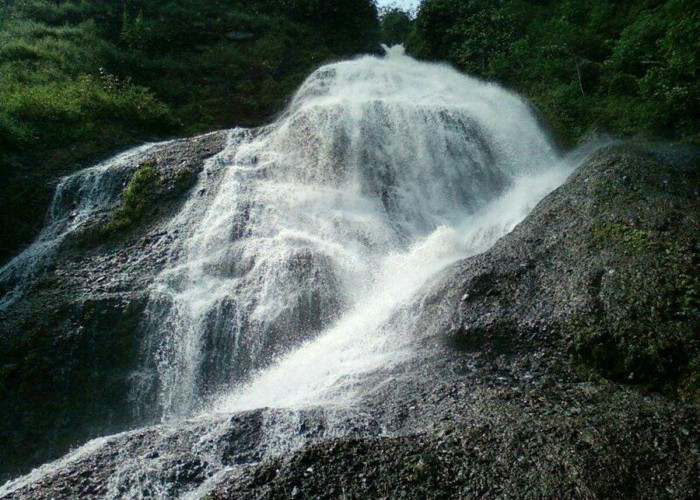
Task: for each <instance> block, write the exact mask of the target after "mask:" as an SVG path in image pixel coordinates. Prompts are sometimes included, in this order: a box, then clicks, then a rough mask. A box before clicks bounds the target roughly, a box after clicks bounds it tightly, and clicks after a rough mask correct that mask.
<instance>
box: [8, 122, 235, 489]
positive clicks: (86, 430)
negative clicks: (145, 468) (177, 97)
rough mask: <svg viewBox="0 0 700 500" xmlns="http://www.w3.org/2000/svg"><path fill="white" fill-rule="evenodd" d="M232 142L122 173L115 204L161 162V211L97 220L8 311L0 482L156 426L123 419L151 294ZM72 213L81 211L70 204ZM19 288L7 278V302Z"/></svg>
mask: <svg viewBox="0 0 700 500" xmlns="http://www.w3.org/2000/svg"><path fill="white" fill-rule="evenodd" d="M224 141H225V134H224V133H217V134H211V135H207V136H202V137H198V138H194V139H190V140H184V141H175V142H170V143H166V144H164V145H160V146H156V147H155V149H152V150H148V151H147V152H146V153H144V154H143V155H137V156H136V157H135V158H133V160H132V161H131V162H130V163H127V168H126V169H125V170H124V172H123V173H121V172H117V173H116V174H115V175H116V176H117V177H119V176H120V175H121V176H122V177H121V178H117V179H114V182H113V183H112V184H113V185H114V186H115V189H116V190H117V193H116V196H115V199H116V200H119V192H118V191H120V190H122V189H125V186H127V185H128V182H127V181H128V180H129V179H130V178H131V177H133V175H134V172H135V171H137V170H138V169H140V168H142V167H143V165H144V164H145V163H153V164H154V165H155V170H156V174H155V175H156V177H157V179H158V182H157V183H153V186H151V189H150V190H149V191H148V192H147V193H145V194H144V197H145V198H149V199H151V200H157V202H152V203H150V204H148V205H147V206H146V208H145V209H143V211H144V213H143V214H142V216H141V217H140V218H138V219H136V218H135V219H134V220H133V221H129V224H124V223H121V224H120V225H119V226H116V225H114V224H112V225H110V224H111V223H112V221H113V219H114V218H115V215H116V214H118V213H119V211H120V207H119V205H118V203H117V204H116V205H115V204H112V205H108V206H107V207H106V210H103V211H98V212H96V213H93V214H91V216H90V218H89V219H88V220H87V221H86V223H85V224H82V225H81V226H79V227H78V228H77V229H76V230H75V231H72V232H70V233H69V234H68V235H67V236H66V238H65V239H64V240H62V241H61V242H60V244H59V246H58V248H57V252H58V254H59V257H58V258H56V259H55V261H54V262H53V263H52V265H51V266H50V267H49V268H48V269H45V270H43V271H42V270H39V272H38V273H37V274H36V276H35V277H34V278H33V279H31V280H29V283H30V287H29V289H28V290H25V291H24V296H23V297H22V298H21V300H18V301H16V302H15V303H13V304H11V305H10V306H9V307H7V308H5V309H0V408H1V409H2V413H3V415H6V417H7V418H5V419H3V421H2V422H0V441H2V443H3V446H2V447H0V464H1V465H0V478H7V476H9V475H16V474H17V473H19V472H25V471H26V470H27V467H28V466H35V465H38V464H39V463H42V462H45V461H47V460H50V459H53V458H56V457H57V456H60V455H61V454H63V453H65V452H66V451H67V450H68V448H69V446H73V445H75V444H77V443H80V442H85V441H86V440H87V439H89V438H92V437H95V436H98V435H102V434H105V433H109V432H115V431H118V430H123V429H124V428H125V427H126V426H128V425H132V424H134V423H135V422H139V421H144V420H147V416H143V415H132V414H131V413H130V412H129V411H126V410H125V408H126V407H127V401H128V399H129V397H130V394H129V387H130V386H131V384H130V383H129V379H130V377H132V374H133V372H134V370H136V369H137V368H138V355H139V352H138V351H139V339H138V335H137V331H138V326H139V322H140V315H141V312H142V311H143V308H144V307H145V303H146V298H147V293H146V287H147V286H148V285H149V284H150V283H151V281H152V280H153V278H154V276H156V275H157V273H158V272H159V271H160V270H161V269H162V267H163V265H164V263H165V262H166V259H167V258H168V257H169V255H170V254H171V253H172V252H174V251H177V249H176V248H174V247H173V245H171V242H172V240H173V239H174V237H175V236H174V235H172V234H168V233H167V232H164V231H163V226H164V224H165V222H166V221H167V220H169V218H170V217H171V216H172V214H173V212H174V211H176V210H177V208H178V207H179V206H180V205H181V204H182V202H183V196H182V195H183V194H184V193H185V192H187V191H188V190H189V189H190V188H191V186H192V185H193V184H194V180H195V179H196V177H197V174H198V173H199V172H200V170H201V169H202V166H203V162H204V160H205V159H206V158H208V157H210V156H212V155H214V154H215V153H217V152H218V151H220V150H221V149H222V148H223V145H224ZM64 204H66V205H67V206H66V207H65V209H66V210H74V209H75V202H74V201H72V200H65V203H64ZM59 208H60V207H59ZM72 215H73V214H72ZM15 285H16V283H14V282H13V281H12V279H9V280H7V281H5V282H3V283H1V285H0V286H4V287H5V289H2V288H0V292H8V291H10V290H11V287H13V286H15Z"/></svg>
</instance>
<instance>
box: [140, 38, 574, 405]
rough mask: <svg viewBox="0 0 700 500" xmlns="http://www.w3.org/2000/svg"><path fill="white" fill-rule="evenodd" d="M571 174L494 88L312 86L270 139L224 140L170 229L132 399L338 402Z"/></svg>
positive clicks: (380, 71)
mask: <svg viewBox="0 0 700 500" xmlns="http://www.w3.org/2000/svg"><path fill="white" fill-rule="evenodd" d="M566 172H567V168H566V165H565V164H564V162H563V160H562V159H561V158H560V157H559V155H558V153H557V152H556V151H555V149H554V147H553V146H552V144H551V142H550V140H549V139H548V137H547V134H546V133H545V132H544V131H543V130H542V129H541V127H540V126H539V125H538V122H537V120H536V117H535V116H533V113H532V111H531V109H530V108H529V106H528V104H527V103H526V102H524V101H523V100H522V99H520V98H519V97H517V96H516V95H514V94H512V93H510V92H508V91H506V90H504V89H503V88H501V87H499V86H497V85H494V84H489V83H485V82H482V81H479V80H477V79H474V78H470V77H467V76H464V75H462V74H460V73H458V72H456V71H454V70H453V69H451V68H449V67H447V66H443V65H434V64H425V63H420V62H417V61H415V60H413V59H411V58H409V57H407V56H405V55H403V54H402V53H401V52H400V51H397V50H391V51H390V52H389V55H388V56H387V57H385V58H381V59H380V58H376V57H363V58H360V59H356V60H352V61H347V62H341V63H337V64H331V65H328V66H324V67H322V68H320V69H318V70H317V71H316V72H314V73H313V74H312V75H311V76H310V77H309V78H308V79H307V80H306V82H305V83H304V84H303V85H302V86H301V88H300V89H299V90H298V92H297V94H296V95H295V96H294V98H293V100H292V101H291V103H290V105H289V107H288V109H287V110H286V111H285V113H284V114H283V115H282V116H280V118H279V119H278V120H277V121H276V122H275V123H273V124H272V125H270V126H268V127H265V128H261V129H256V130H243V129H236V130H233V131H231V132H230V133H229V138H228V145H227V146H226V148H225V149H224V150H223V151H222V152H221V153H219V154H218V155H217V156H216V157H214V158H212V159H210V160H209V161H208V163H207V165H206V166H205V168H204V170H203V172H202V174H201V176H200V178H199V181H198V185H197V187H196V188H195V190H194V192H196V193H198V195H197V196H193V197H192V198H191V199H190V200H189V201H188V203H187V204H186V206H185V207H184V209H183V210H182V211H181V213H180V214H179V215H178V216H177V217H176V218H175V219H174V220H173V221H172V222H171V225H172V226H173V227H176V228H177V232H178V234H181V235H184V236H183V238H184V240H183V242H182V245H183V248H184V250H183V251H182V252H180V258H179V259H178V261H176V262H173V263H172V265H170V266H169V267H168V268H167V269H166V270H165V271H164V272H163V273H162V274H161V275H160V276H159V277H158V279H157V280H156V283H155V284H154V285H153V287H152V290H151V298H150V305H149V306H148V308H147V314H146V316H147V317H146V319H145V328H144V329H145V331H146V332H147V333H146V340H145V341H144V352H145V354H144V356H145V360H144V366H145V369H144V374H145V375H144V376H143V377H141V379H140V380H141V382H140V384H139V385H138V387H137V390H136V393H137V398H138V397H140V399H141V400H142V401H144V403H143V404H146V405H149V404H151V401H153V400H155V401H157V405H158V411H159V412H160V413H161V414H162V415H163V416H164V417H165V418H166V419H167V418H180V417H183V416H187V415H191V414H193V413H196V412H199V411H211V409H212V408H215V409H224V410H235V409H244V408H254V407H257V406H280V405H281V406H284V405H286V406H293V405H303V404H310V403H313V402H319V401H321V400H324V399H328V398H331V399H333V398H335V397H348V396H349V394H351V393H352V391H351V390H350V388H349V385H352V383H351V381H352V380H353V379H354V378H357V377H361V374H362V373H364V372H366V371H368V370H372V369H375V368H377V367H379V366H385V365H386V364H387V363H391V362H392V360H398V359H400V358H401V356H402V355H405V353H406V352H407V350H408V347H407V345H408V339H407V338H406V336H405V335H403V336H402V332H401V331H400V330H402V328H401V327H400V326H397V325H396V324H392V325H391V326H389V325H388V323H387V321H388V320H389V318H390V317H391V316H392V315H393V313H394V312H395V311H396V310H397V308H398V307H400V306H401V304H402V303H404V302H405V301H407V300H408V299H409V298H410V297H411V296H412V295H413V294H414V293H415V292H416V291H418V290H419V289H420V287H421V285H422V284H423V283H425V282H426V281H427V280H428V279H429V278H430V277H431V276H433V275H435V273H437V272H438V271H439V270H441V269H443V268H444V267H445V266H447V265H448V264H450V263H452V262H454V261H456V260H458V259H460V258H464V257H467V256H469V255H473V254H475V253H477V252H480V251H483V250H485V249H486V248H488V247H489V246H490V245H491V244H492V243H493V242H494V241H495V240H496V239H498V238H499V237H500V236H502V235H504V234H506V233H507V232H508V231H510V230H511V229H512V228H513V227H514V225H515V224H517V223H518V222H519V221H520V220H521V219H522V218H523V217H524V216H525V215H526V214H527V212H528V211H529V210H530V209H531V208H532V207H533V206H534V204H535V203H536V202H537V201H539V200H540V199H541V198H542V197H543V196H544V195H545V194H546V193H547V192H549V191H550V190H552V189H553V188H555V187H556V186H557V185H558V184H559V183H561V182H562V181H563V179H564V178H565V175H566ZM171 232H174V231H171ZM268 367H271V368H269V369H268V370H267V371H265V370H264V369H265V368H268ZM142 375H143V374H142ZM333 394H335V396H332V395H333ZM139 395H140V396H139Z"/></svg>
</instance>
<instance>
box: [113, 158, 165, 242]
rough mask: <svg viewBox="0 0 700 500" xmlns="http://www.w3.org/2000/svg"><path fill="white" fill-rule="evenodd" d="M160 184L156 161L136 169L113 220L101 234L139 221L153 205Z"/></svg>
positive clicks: (116, 230)
mask: <svg viewBox="0 0 700 500" xmlns="http://www.w3.org/2000/svg"><path fill="white" fill-rule="evenodd" d="M159 184H160V177H159V176H158V172H157V171H156V164H155V162H154V161H150V162H146V163H144V164H143V165H141V166H140V167H139V168H138V169H136V171H135V172H134V174H133V175H132V177H131V180H130V181H129V183H128V184H127V185H126V188H124V191H123V193H122V199H121V205H120V207H119V208H118V209H117V210H116V212H115V213H114V214H113V215H112V220H111V221H110V222H108V223H107V224H105V225H104V226H102V228H101V229H100V233H101V235H102V236H103V237H106V236H110V235H112V234H114V233H117V232H119V231H121V230H123V229H126V228H128V227H129V226H131V225H132V224H133V223H134V222H137V221H138V220H139V219H140V218H141V217H142V216H143V215H144V212H145V211H146V209H147V208H149V207H153V204H154V200H155V199H157V198H156V197H155V196H154V195H155V194H156V193H157V191H158V186H159Z"/></svg>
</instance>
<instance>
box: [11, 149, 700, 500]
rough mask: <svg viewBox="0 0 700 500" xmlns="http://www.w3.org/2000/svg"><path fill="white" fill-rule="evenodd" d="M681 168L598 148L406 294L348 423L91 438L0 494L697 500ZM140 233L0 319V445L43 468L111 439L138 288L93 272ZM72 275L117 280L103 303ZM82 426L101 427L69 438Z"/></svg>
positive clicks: (193, 427) (221, 422)
mask: <svg viewBox="0 0 700 500" xmlns="http://www.w3.org/2000/svg"><path fill="white" fill-rule="evenodd" d="M698 159H699V155H698V152H697V150H694V149H688V150H684V149H679V148H667V147H656V146H652V147H648V146H645V147H642V146H630V145H624V146H615V147H611V148H606V149H603V150H601V151H599V152H597V153H595V154H594V155H593V156H592V157H591V158H589V159H588V160H587V161H586V163H585V164H584V165H583V166H582V167H580V168H579V169H578V170H577V171H576V172H575V173H574V174H573V175H572V176H571V177H570V179H569V180H568V181H567V183H566V184H565V185H564V186H562V187H561V188H559V189H558V190H556V191H555V192H554V193H552V194H551V195H550V196H548V197H547V198H546V199H545V200H543V201H542V202H541V203H540V204H539V205H538V207H537V208H536V209H535V210H534V211H533V212H532V214H531V215H530V216H529V217H528V218H527V219H526V220H525V221H524V222H523V223H522V224H520V225H519V226H518V227H517V228H516V229H515V230H514V231H513V232H512V233H510V234H509V235H508V236H506V237H504V238H503V239H502V240H500V241H499V242H498V243H497V244H496V245H495V246H494V247H493V248H492V249H490V250H489V251H487V252H485V253H483V254H481V255H478V256H476V257H473V258H470V259H467V260H465V261H462V262H460V263H458V264H456V265H454V266H452V267H451V268H449V269H447V270H446V271H445V272H444V273H443V274H442V275H441V277H440V278H439V279H437V280H436V281H434V282H433V283H432V284H431V286H430V287H429V288H427V289H426V290H425V291H424V293H423V294H422V295H420V296H418V297H416V298H415V303H414V304H413V306H414V307H407V311H409V310H410V311H419V313H418V314H417V316H416V317H415V330H414V332H413V335H414V337H415V344H416V347H415V352H416V356H415V357H413V358H411V359H407V360H406V361H404V362H403V363H401V364H399V365H398V366H395V367H393V368H391V369H390V373H387V372H386V371H383V370H378V371H377V372H374V373H370V374H368V375H367V377H366V379H365V380H364V381H363V385H364V389H365V390H363V391H360V394H362V396H361V397H360V398H359V400H358V401H357V402H356V403H355V404H354V405H352V407H349V408H342V409H340V408H308V409H304V410H294V411H293V410H271V409H261V410H257V411H253V412H247V413H239V414H234V415H228V416H227V415H218V416H211V417H207V418H203V419H199V420H193V421H189V422H184V423H180V424H173V425H171V426H156V427H151V428H146V429H142V430H137V431H133V432H129V433H124V434H120V435H117V436H113V437H109V438H100V439H98V440H95V441H93V442H91V443H90V444H88V445H87V446H86V447H84V448H82V449H79V450H77V451H75V452H73V454H71V455H69V456H67V457H66V458H64V459H61V460H59V461H57V462H55V463H54V464H49V465H47V466H44V467H43V468H41V469H39V470H37V471H35V472H34V473H32V474H31V475H29V476H26V477H25V478H20V479H19V480H17V481H16V482H14V483H8V484H7V485H5V487H4V489H0V498H27V499H29V498H32V499H37V498H38V499H41V498H47V499H48V498H76V497H77V498H105V497H107V498H132V497H135V496H142V497H146V498H177V497H180V496H182V495H184V494H185V493H191V494H193V496H194V497H207V498H212V499H224V498H240V499H247V498H250V499H253V498H511V497H517V498H649V499H651V498H654V499H656V498H678V499H681V498H697V497H698V496H700V479H698V478H700V455H699V452H698V449H699V448H700V440H699V437H700V419H699V418H698V417H699V413H698V410H699V406H698V404H699V403H698V394H699V393H700V392H699V389H698V365H700V362H699V361H698V359H699V358H698V355H699V347H700V346H699V339H698V335H697V332H698V299H697V298H698V286H697V285H698V283H697V280H698V269H697V266H698V245H697V218H698V197H699V194H698V191H697V189H698V185H699V184H698V163H699V162H698ZM142 227H143V229H134V230H133V232H130V233H128V234H129V235H131V236H128V237H126V238H124V241H123V242H122V241H121V239H120V240H119V242H116V241H113V242H112V243H109V245H113V246H111V247H105V249H104V250H101V251H100V252H92V253H91V252H90V251H87V252H86V251H85V250H80V251H78V250H75V251H74V252H73V253H71V252H70V251H68V252H67V253H66V255H67V257H65V258H62V260H61V262H60V263H59V264H58V265H57V266H56V269H55V270H52V271H51V272H50V273H48V274H47V278H46V279H45V280H42V281H41V282H39V283H38V284H37V285H36V287H35V288H34V289H33V290H32V291H31V293H30V297H31V300H30V301H27V302H26V303H27V304H28V305H27V306H26V307H27V308H28V309H26V310H18V309H13V310H12V311H13V312H12V315H11V316H6V317H4V318H3V321H2V325H3V327H2V328H3V330H2V342H3V343H5V344H6V345H9V346H11V348H12V349H11V350H10V349H3V350H2V352H3V356H4V357H3V360H2V363H0V366H5V368H3V370H5V371H3V377H4V378H3V384H4V385H3V386H2V387H3V396H2V397H3V399H2V401H3V405H5V404H7V406H3V408H8V409H9V410H7V411H5V414H8V411H9V414H11V415H17V416H21V418H23V419H24V420H20V421H16V423H14V424H9V425H8V424H7V423H5V424H2V425H4V427H3V428H2V432H3V433H4V435H3V436H2V439H3V440H5V441H4V442H11V441H7V439H11V438H14V436H17V435H18V434H17V432H16V431H17V429H28V430H39V431H41V432H43V434H41V433H40V434H39V438H37V437H36V436H35V437H34V439H42V440H44V442H51V443H55V444H54V446H55V448H54V450H55V452H60V451H62V450H63V449H65V445H66V444H68V443H74V442H76V441H78V440H80V439H84V438H87V437H89V436H90V435H95V434H97V433H103V432H110V431H114V430H115V429H118V428H120V427H125V426H126V425H128V422H129V420H128V419H124V415H123V414H122V413H120V412H119V411H118V409H119V405H120V404H122V403H123V401H124V397H125V394H123V393H121V392H120V390H121V389H120V388H121V387H123V380H124V378H125V377H127V376H128V374H129V370H130V369H132V368H133V365H132V364H130V363H131V362H132V361H133V359H134V357H133V356H132V354H133V351H134V343H135V340H134V338H133V336H134V333H133V330H132V329H131V324H130V323H129V321H132V318H134V317H137V316H138V314H139V312H140V310H141V308H142V307H143V305H142V298H143V297H142V295H141V293H142V291H143V286H144V284H145V283H146V282H147V281H148V277H149V276H153V274H149V273H151V271H149V270H148V269H150V268H147V267H145V266H144V265H143V264H140V265H139V267H138V268H136V269H133V268H127V267H125V264H117V263H116V262H115V261H113V260H109V261H106V260H105V259H107V255H109V256H110V257H109V259H119V258H120V257H119V255H123V254H126V255H129V252H130V251H141V250H136V249H137V248H141V247H145V248H149V249H151V250H148V252H150V253H149V255H155V254H154V253H152V252H154V250H153V249H154V248H159V246H158V245H157V244H155V243H145V244H144V243H143V242H144V241H146V242H150V241H151V239H149V236H148V234H150V233H148V231H149V229H148V228H147V227H146V225H144V226H142ZM149 227H150V226H149ZM153 227H155V226H153ZM141 231H144V232H141ZM156 240H157V238H156ZM139 243H140V245H139ZM107 248H109V249H110V252H107V251H106V249H107ZM120 252H123V254H120ZM146 261H147V262H151V263H157V261H158V259H157V258H156V257H149V258H148V259H146ZM142 262H143V261H142ZM152 265H153V266H154V269H157V264H152ZM99 266H102V267H99ZM78 268H80V269H83V270H85V271H84V274H80V276H86V278H85V279H81V280H80V282H79V283H75V281H76V279H77V278H75V276H76V274H73V272H74V271H75V270H76V269H78ZM90 269H95V271H94V272H95V273H96V272H97V271H96V270H97V269H100V272H101V273H105V270H108V272H107V273H105V274H106V275H108V276H117V274H118V273H117V272H116V271H115V270H116V269H123V270H124V276H129V277H130V278H129V279H130V280H132V281H122V282H121V285H119V287H118V288H115V289H111V288H109V286H110V285H101V284H99V283H96V282H94V280H92V279H90V276H96V274H91V273H90V271H89V270H90ZM69 271H71V276H73V277H72V278H71V279H66V278H64V277H63V276H64V275H63V274H61V273H68V272H69ZM152 272H155V271H152ZM124 279H125V280H126V279H127V278H124ZM46 280H49V281H46ZM44 282H45V283H46V285H44V286H41V283H44ZM60 283H65V284H64V285H62V286H64V287H69V288H64V289H62V290H59V289H58V288H56V287H58V286H59V284H60ZM103 288H106V289H104V290H103ZM407 314H409V312H407ZM411 314H412V313H411ZM28 318H32V319H31V320H29V319H28ZM23 321H24V322H25V323H26V324H25V323H23ZM34 325H37V326H34ZM34 330H36V333H26V332H33V331H34ZM102 344H105V345H102ZM98 345H99V348H98V347H97V346H98ZM68 347H70V348H71V349H68ZM4 353H8V354H7V355H6V354H4ZM18 360H21V362H18ZM68 361H70V362H68ZM10 365H11V366H10ZM66 366H70V367H73V370H70V369H69V370H66V368H65V367H66ZM33 368H36V370H34V369H33ZM54 381H58V382H54ZM17 388H19V392H18V393H17V394H13V393H11V389H12V390H15V391H17ZM650 389H652V390H650ZM49 394H51V398H49V397H48V395H49ZM57 395H58V396H59V397H56V396H57ZM5 401H8V403H5ZM56 401H59V402H58V403H57V402H56ZM57 405H62V406H57ZM73 408H80V410H74V409H73ZM77 412H82V413H77ZM86 414H90V417H91V418H93V419H94V420H93V421H94V422H98V423H99V424H96V425H95V426H94V427H92V428H90V429H88V430H85V428H84V427H83V428H81V427H80V425H81V422H84V421H85V420H84V417H85V415H86ZM95 417H98V418H95ZM18 418H19V417H18ZM42 419H44V420H42ZM66 422H67V423H66ZM130 422H132V423H133V422H134V420H131V421H130ZM10 425H12V427H10ZM42 429H43V431H42ZM46 429H51V431H48V430H46ZM56 429H59V430H56ZM11 430H12V431H13V432H10V431H11ZM79 431H80V432H82V434H79ZM282 435H284V436H286V437H287V439H286V440H285V442H284V443H280V442H279V440H280V436H282ZM77 436H79V438H76V437H77ZM290 437H291V439H290ZM14 439H16V440H15V441H14V444H12V445H11V446H10V447H9V448H8V450H9V451H3V453H5V454H6V457H7V458H6V460H14V462H10V463H15V464H16V463H19V461H20V457H21V455H22V453H23V452H26V450H28V449H32V450H36V449H37V448H32V447H30V446H29V443H30V442H31V439H32V437H31V436H28V435H27V436H24V437H22V439H17V438H14ZM51 454H55V453H53V452H49V453H48V454H47V453H44V454H43V455H42V456H35V460H34V462H37V461H40V460H43V459H45V458H48V456H49V455H51ZM3 458H5V457H3ZM25 464H26V463H25Z"/></svg>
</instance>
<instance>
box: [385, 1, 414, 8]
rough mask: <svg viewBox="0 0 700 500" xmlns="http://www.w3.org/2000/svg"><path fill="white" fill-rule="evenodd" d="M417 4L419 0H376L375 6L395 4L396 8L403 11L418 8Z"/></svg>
mask: <svg viewBox="0 0 700 500" xmlns="http://www.w3.org/2000/svg"><path fill="white" fill-rule="evenodd" d="M419 3H420V0H377V5H379V6H380V7H384V6H387V5H394V4H396V6H397V7H401V8H404V9H407V8H412V7H418V4H419Z"/></svg>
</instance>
